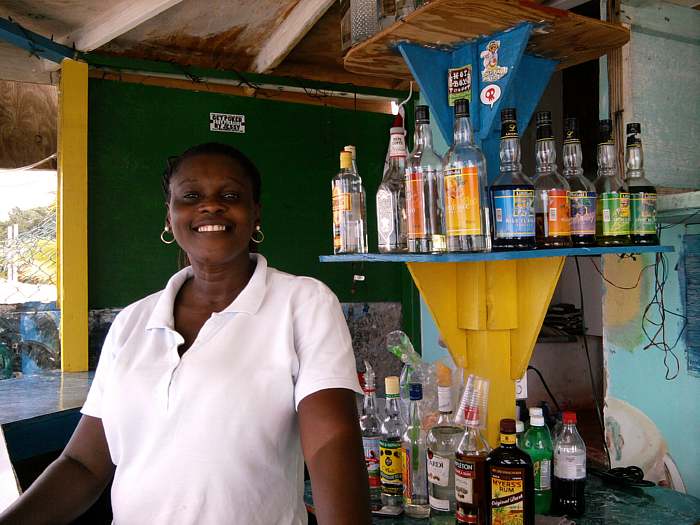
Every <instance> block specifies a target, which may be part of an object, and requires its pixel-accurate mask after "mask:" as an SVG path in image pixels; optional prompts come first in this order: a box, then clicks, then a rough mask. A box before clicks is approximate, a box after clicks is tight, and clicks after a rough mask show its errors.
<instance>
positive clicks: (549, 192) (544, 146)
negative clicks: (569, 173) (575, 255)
mask: <svg viewBox="0 0 700 525" xmlns="http://www.w3.org/2000/svg"><path fill="white" fill-rule="evenodd" d="M535 161H536V165H537V167H536V178H535V220H536V225H537V245H538V246H539V247H541V248H565V247H568V246H571V209H570V206H569V183H568V182H566V179H564V177H562V176H561V175H559V171H558V170H557V154H556V145H555V143H554V132H553V131H552V114H551V113H550V112H549V111H539V112H538V113H537V142H536V145H535Z"/></svg>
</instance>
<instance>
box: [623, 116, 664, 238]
mask: <svg viewBox="0 0 700 525" xmlns="http://www.w3.org/2000/svg"><path fill="white" fill-rule="evenodd" d="M641 133H642V125H641V124H639V123H638V122H630V123H629V124H627V145H626V148H625V165H626V167H627V185H628V187H629V190H630V240H631V241H632V244H659V236H658V235H657V233H656V188H655V187H654V186H653V185H652V183H651V182H649V180H647V178H646V177H645V176H644V155H643V152H642V138H641V136H640V135H641Z"/></svg>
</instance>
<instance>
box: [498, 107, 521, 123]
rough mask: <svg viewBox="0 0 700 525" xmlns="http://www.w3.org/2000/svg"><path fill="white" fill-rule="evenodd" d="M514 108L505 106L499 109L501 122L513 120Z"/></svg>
mask: <svg viewBox="0 0 700 525" xmlns="http://www.w3.org/2000/svg"><path fill="white" fill-rule="evenodd" d="M516 120H517V119H516V118H515V108H505V109H502V110H501V122H515V121H516Z"/></svg>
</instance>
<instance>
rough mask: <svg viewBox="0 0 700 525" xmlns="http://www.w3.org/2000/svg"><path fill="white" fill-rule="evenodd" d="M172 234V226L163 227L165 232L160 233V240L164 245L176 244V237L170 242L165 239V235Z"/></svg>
mask: <svg viewBox="0 0 700 525" xmlns="http://www.w3.org/2000/svg"><path fill="white" fill-rule="evenodd" d="M166 233H170V235H172V232H171V231H170V226H168V225H167V224H166V225H165V226H164V227H163V231H162V232H160V240H161V241H163V243H164V244H172V243H174V242H175V236H174V235H173V238H172V239H170V240H168V239H166V238H165V234H166Z"/></svg>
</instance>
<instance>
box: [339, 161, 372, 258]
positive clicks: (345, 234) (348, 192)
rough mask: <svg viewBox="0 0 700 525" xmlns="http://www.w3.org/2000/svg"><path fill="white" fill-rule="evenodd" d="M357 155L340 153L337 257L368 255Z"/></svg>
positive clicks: (362, 191)
mask: <svg viewBox="0 0 700 525" xmlns="http://www.w3.org/2000/svg"><path fill="white" fill-rule="evenodd" d="M353 151H354V148H352V150H350V151H348V150H346V151H341V152H340V171H339V172H338V174H337V175H336V176H335V177H333V180H332V182H331V196H332V203H333V208H332V210H333V253H335V254H339V253H367V227H366V221H365V216H366V213H365V190H364V188H363V187H362V179H361V178H360V175H359V174H358V173H357V170H356V168H355V163H354V162H353Z"/></svg>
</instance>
